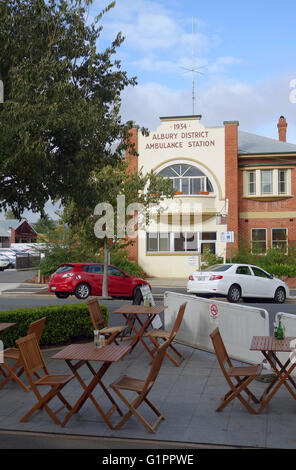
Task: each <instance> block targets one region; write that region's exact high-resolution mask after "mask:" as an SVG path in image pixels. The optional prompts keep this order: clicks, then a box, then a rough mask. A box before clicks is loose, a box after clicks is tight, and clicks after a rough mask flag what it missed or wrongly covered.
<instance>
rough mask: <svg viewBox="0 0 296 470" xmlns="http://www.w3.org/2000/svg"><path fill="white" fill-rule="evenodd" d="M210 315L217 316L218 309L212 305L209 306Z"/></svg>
mask: <svg viewBox="0 0 296 470" xmlns="http://www.w3.org/2000/svg"><path fill="white" fill-rule="evenodd" d="M210 313H211V315H212V317H216V316H217V315H218V307H217V305H215V304H213V305H211V307H210Z"/></svg>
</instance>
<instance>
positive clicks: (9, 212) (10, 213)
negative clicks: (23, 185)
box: [4, 209, 17, 220]
mask: <svg viewBox="0 0 296 470" xmlns="http://www.w3.org/2000/svg"><path fill="white" fill-rule="evenodd" d="M4 215H5V219H7V220H11V219H17V217H16V216H15V215H14V213H13V211H12V210H11V209H8V210H7V211H6V212H5V214H4Z"/></svg>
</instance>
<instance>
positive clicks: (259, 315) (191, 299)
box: [164, 292, 296, 364]
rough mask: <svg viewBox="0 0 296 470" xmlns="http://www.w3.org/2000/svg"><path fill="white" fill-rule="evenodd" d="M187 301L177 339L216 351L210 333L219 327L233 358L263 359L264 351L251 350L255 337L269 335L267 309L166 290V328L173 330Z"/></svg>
mask: <svg viewBox="0 0 296 470" xmlns="http://www.w3.org/2000/svg"><path fill="white" fill-rule="evenodd" d="M184 302H187V306H186V310H185V314H184V318H183V321H182V323H181V326H180V329H179V332H178V334H177V337H176V339H177V341H179V342H180V343H183V344H186V345H188V346H193V347H195V348H197V349H203V350H205V351H210V352H214V350H213V345H212V341H211V338H210V333H211V332H212V331H213V330H214V329H215V328H217V327H218V328H219V330H220V332H221V336H222V339H223V341H224V344H225V347H226V349H227V352H228V354H229V356H230V357H231V358H232V359H235V360H238V361H241V362H246V363H250V364H257V363H261V362H263V359H264V358H263V355H262V353H261V352H257V351H250V346H251V341H252V338H253V336H269V315H268V312H267V311H266V310H264V309H261V308H255V307H248V306H246V305H241V304H238V305H237V304H231V303H228V302H223V301H217V300H208V299H203V298H200V297H196V296H192V295H184V294H178V293H175V292H165V295H164V305H166V306H167V308H166V309H165V313H164V320H165V329H166V330H171V329H172V327H173V324H174V322H175V319H176V315H177V313H178V310H179V307H180V305H181V304H183V303H184ZM295 318H296V317H295Z"/></svg>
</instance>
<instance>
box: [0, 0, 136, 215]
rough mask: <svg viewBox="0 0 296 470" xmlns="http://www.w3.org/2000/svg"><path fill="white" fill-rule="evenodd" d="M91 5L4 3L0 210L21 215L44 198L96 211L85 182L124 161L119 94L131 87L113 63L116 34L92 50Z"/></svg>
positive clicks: (54, 0) (73, 0)
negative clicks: (105, 44) (106, 44)
mask: <svg viewBox="0 0 296 470" xmlns="http://www.w3.org/2000/svg"><path fill="white" fill-rule="evenodd" d="M89 3H91V0H84V1H82V0H78V1H77V0H68V1H64V0H31V1H28V0H25V1H24V0H1V2H0V18H1V21H0V44H1V55H0V79H1V80H2V81H3V84H4V103H3V104H1V105H0V208H3V209H7V208H8V207H9V208H11V209H12V210H13V212H14V214H15V215H16V216H18V217H20V215H21V214H22V212H23V211H24V209H30V210H33V211H34V212H39V211H41V212H42V211H43V208H44V205H45V203H46V202H47V201H48V200H49V199H52V200H61V203H62V204H63V205H65V204H68V203H69V202H71V201H72V200H74V201H75V203H76V205H77V206H78V207H80V209H81V211H83V209H84V208H85V207H88V206H91V207H93V199H91V194H90V193H89V188H88V181H89V175H90V174H91V172H92V171H93V170H95V169H97V170H99V169H100V168H104V166H105V165H106V164H113V163H114V162H115V161H118V160H119V159H120V158H121V155H122V151H123V150H124V149H125V148H126V147H127V145H128V144H127V140H126V137H127V132H128V130H129V129H130V128H131V127H132V125H133V124H132V123H131V122H129V123H122V122H121V117H120V115H119V109H120V104H121V98H120V96H121V92H122V91H123V90H124V89H125V88H126V87H127V86H129V85H132V86H134V85H135V84H136V80H135V78H128V76H127V74H126V72H124V71H122V70H121V64H120V61H119V60H114V55H115V54H116V52H117V49H118V48H119V47H120V45H121V44H122V42H123V40H124V39H123V37H122V36H121V34H120V33H119V34H118V35H117V36H116V37H115V38H114V40H113V42H112V44H111V45H110V46H109V47H108V48H107V49H106V50H103V51H102V52H100V51H98V50H97V45H98V44H100V42H99V37H100V33H101V30H102V25H101V24H100V21H101V18H102V13H105V12H107V11H108V10H109V9H110V8H111V7H114V5H115V2H112V3H110V5H109V6H107V8H105V10H104V11H103V12H102V13H101V14H99V15H98V16H97V17H96V18H94V20H93V22H92V23H90V18H89V16H88V8H87V5H88V4H89Z"/></svg>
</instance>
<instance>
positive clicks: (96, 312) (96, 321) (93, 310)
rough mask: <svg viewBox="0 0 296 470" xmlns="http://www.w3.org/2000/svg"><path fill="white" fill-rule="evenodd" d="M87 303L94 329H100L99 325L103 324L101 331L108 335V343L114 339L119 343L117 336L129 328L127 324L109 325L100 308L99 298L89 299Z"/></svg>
mask: <svg viewBox="0 0 296 470" xmlns="http://www.w3.org/2000/svg"><path fill="white" fill-rule="evenodd" d="M86 303H87V306H88V311H89V314H90V317H91V321H92V324H93V327H94V329H95V330H99V327H100V326H101V325H103V328H101V329H100V333H101V334H102V335H106V336H107V339H106V344H110V343H112V342H113V341H114V343H115V344H117V345H118V342H117V339H116V338H117V336H118V335H120V333H122V332H123V331H124V330H125V329H126V328H127V326H126V325H122V326H108V324H107V322H106V321H105V318H104V315H103V314H102V311H101V309H100V305H99V302H98V300H97V299H96V298H93V299H90V300H88V301H87V302H86Z"/></svg>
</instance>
